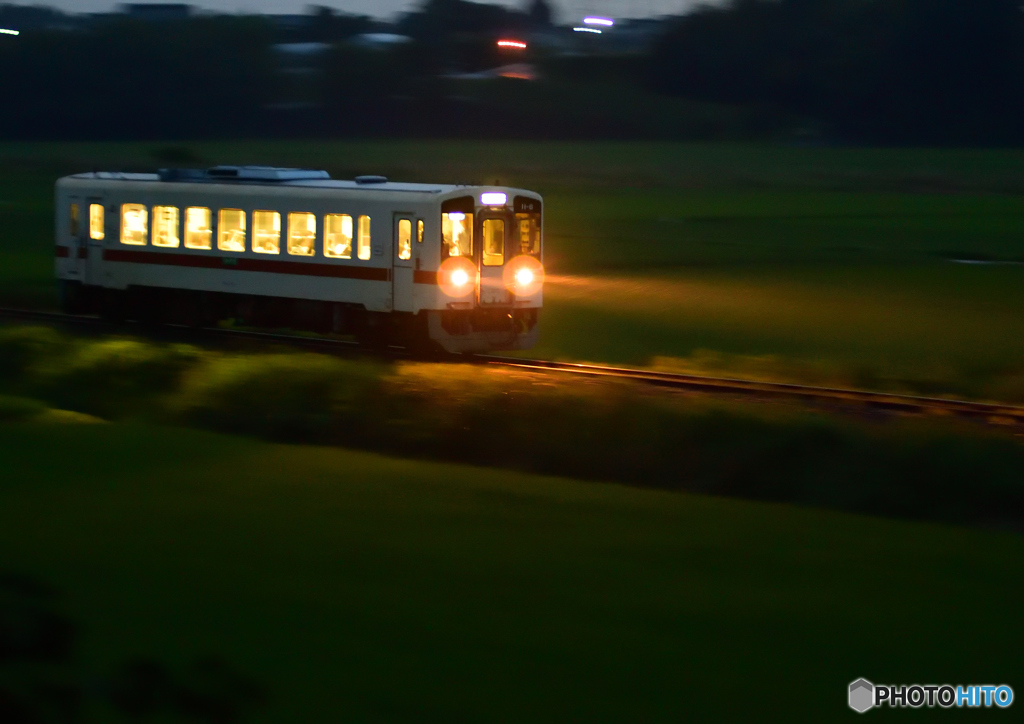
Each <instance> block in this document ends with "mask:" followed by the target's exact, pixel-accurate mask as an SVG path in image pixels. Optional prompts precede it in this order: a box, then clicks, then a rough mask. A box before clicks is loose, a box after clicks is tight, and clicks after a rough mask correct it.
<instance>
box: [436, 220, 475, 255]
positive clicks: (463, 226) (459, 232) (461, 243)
mask: <svg viewBox="0 0 1024 724" xmlns="http://www.w3.org/2000/svg"><path fill="white" fill-rule="evenodd" d="M441 239H442V241H443V243H442V244H441V258H442V259H447V258H448V257H450V256H473V214H464V213H462V212H461V211H453V212H451V213H447V214H441Z"/></svg>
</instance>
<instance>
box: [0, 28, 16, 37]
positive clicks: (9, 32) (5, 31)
mask: <svg viewBox="0 0 1024 724" xmlns="http://www.w3.org/2000/svg"><path fill="white" fill-rule="evenodd" d="M0 35H21V33H20V32H19V31H17V30H8V29H7V28H0Z"/></svg>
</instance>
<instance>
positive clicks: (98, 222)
mask: <svg viewBox="0 0 1024 724" xmlns="http://www.w3.org/2000/svg"><path fill="white" fill-rule="evenodd" d="M104 235H105V234H104V231H103V204H90V205H89V237H90V238H92V239H95V240H96V241H101V240H102V239H103V237H104Z"/></svg>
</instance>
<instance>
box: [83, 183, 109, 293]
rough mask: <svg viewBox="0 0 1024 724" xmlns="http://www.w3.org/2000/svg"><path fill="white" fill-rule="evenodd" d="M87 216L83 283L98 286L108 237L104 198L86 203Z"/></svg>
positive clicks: (91, 198) (84, 232)
mask: <svg viewBox="0 0 1024 724" xmlns="http://www.w3.org/2000/svg"><path fill="white" fill-rule="evenodd" d="M83 211H84V212H85V216H84V219H83V221H84V222H85V223H84V224H83V226H84V227H85V229H83V234H82V236H83V239H84V243H83V245H82V248H83V256H85V260H84V263H83V269H82V274H83V277H82V279H83V281H84V282H85V283H86V284H92V285H97V284H99V283H100V280H99V274H100V266H101V264H102V262H103V244H104V243H105V242H104V239H105V238H106V235H107V211H106V208H105V207H104V205H103V198H101V197H99V196H92V197H90V198H88V199H86V201H85V206H84V208H83Z"/></svg>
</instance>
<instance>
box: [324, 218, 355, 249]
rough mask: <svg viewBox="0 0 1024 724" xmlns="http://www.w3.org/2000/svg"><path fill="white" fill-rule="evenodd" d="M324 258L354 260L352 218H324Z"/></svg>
mask: <svg viewBox="0 0 1024 724" xmlns="http://www.w3.org/2000/svg"><path fill="white" fill-rule="evenodd" d="M324 256H329V257H331V258H332V259H351V258H352V217H351V216H349V215H348V214H327V216H325V217H324Z"/></svg>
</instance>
